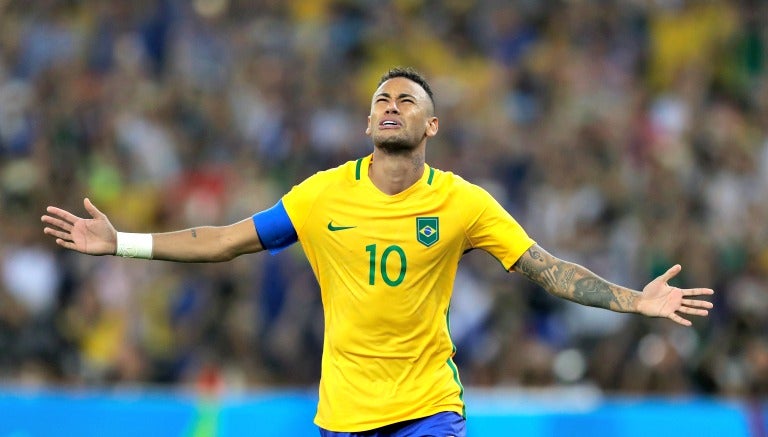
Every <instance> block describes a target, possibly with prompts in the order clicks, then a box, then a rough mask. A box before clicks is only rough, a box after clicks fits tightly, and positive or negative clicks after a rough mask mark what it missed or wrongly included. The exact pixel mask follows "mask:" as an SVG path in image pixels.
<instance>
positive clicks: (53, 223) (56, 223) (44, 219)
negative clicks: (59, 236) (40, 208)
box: [40, 215, 72, 232]
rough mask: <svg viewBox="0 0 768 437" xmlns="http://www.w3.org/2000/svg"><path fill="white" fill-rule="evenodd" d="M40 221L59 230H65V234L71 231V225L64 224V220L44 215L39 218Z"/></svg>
mask: <svg viewBox="0 0 768 437" xmlns="http://www.w3.org/2000/svg"><path fill="white" fill-rule="evenodd" d="M40 220H41V221H42V222H43V223H47V224H49V225H51V226H55V227H57V228H59V229H63V230H65V231H67V232H70V231H71V230H72V223H69V222H65V221H64V220H61V219H58V218H56V217H51V216H48V215H44V216H42V217H41V218H40Z"/></svg>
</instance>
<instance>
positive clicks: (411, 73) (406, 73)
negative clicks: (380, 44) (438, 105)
mask: <svg viewBox="0 0 768 437" xmlns="http://www.w3.org/2000/svg"><path fill="white" fill-rule="evenodd" d="M396 77H404V78H406V79H408V80H410V81H413V82H415V83H416V84H418V85H419V86H420V87H421V88H423V89H424V91H426V92H427V95H428V96H429V100H430V101H431V102H432V107H433V108H434V107H435V97H434V96H433V95H432V88H430V87H429V83H427V80H426V79H425V78H424V76H422V75H421V74H420V73H419V72H418V71H416V70H414V69H413V68H411V67H395V68H391V69H390V70H389V71H387V72H386V73H384V75H383V76H381V79H380V80H379V84H378V85H377V86H381V84H383V83H384V82H386V81H388V80H389V79H394V78H396Z"/></svg>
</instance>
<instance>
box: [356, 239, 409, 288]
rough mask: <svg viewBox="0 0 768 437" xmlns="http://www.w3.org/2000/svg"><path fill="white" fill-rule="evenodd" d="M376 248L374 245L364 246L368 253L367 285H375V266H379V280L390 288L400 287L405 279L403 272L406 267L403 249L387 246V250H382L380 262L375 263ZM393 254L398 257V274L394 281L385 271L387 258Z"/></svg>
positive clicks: (394, 245) (396, 246)
mask: <svg viewBox="0 0 768 437" xmlns="http://www.w3.org/2000/svg"><path fill="white" fill-rule="evenodd" d="M376 246H377V245H375V244H369V245H368V246H365V251H366V252H368V284H370V285H375V284H376V265H377V264H379V266H380V269H379V270H380V273H381V279H382V280H383V281H384V283H385V284H387V285H389V286H390V287H396V286H398V285H400V284H401V283H402V282H403V279H405V271H406V269H407V267H408V262H407V261H406V258H405V252H404V251H403V248H402V247H400V246H398V245H396V244H393V245H391V246H387V248H386V249H384V251H383V252H382V253H381V261H380V262H379V263H377V262H376V261H377V259H376V257H377V255H378V254H377V247H376ZM393 252H394V253H396V254H397V255H398V256H399V257H400V273H398V275H397V278H395V279H394V280H393V279H392V277H391V276H390V275H389V272H388V271H387V259H389V256H390V255H392V253H393Z"/></svg>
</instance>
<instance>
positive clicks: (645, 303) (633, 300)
mask: <svg viewBox="0 0 768 437" xmlns="http://www.w3.org/2000/svg"><path fill="white" fill-rule="evenodd" d="M512 269H513V270H515V271H516V272H518V273H522V274H523V275H525V276H526V277H528V279H530V280H531V281H533V282H535V283H537V284H539V285H540V286H541V287H542V288H544V289H545V290H547V291H548V292H549V293H551V294H553V295H555V296H558V297H562V298H564V299H568V300H571V301H573V302H577V303H580V304H582V305H588V306H593V307H599V308H606V309H609V310H613V311H619V312H626V313H639V314H643V315H646V316H650V317H665V318H668V319H671V320H672V321H674V322H677V323H679V324H681V325H684V326H690V325H691V321H690V320H688V319H685V318H683V317H681V316H680V314H688V315H694V316H706V315H707V314H708V313H709V311H708V309H709V308H712V303H711V302H707V301H703V300H698V299H690V298H689V297H691V296H701V295H709V294H712V293H714V291H712V290H711V289H709V288H690V289H680V288H677V287H673V286H671V285H669V284H668V283H667V282H668V281H669V280H670V279H672V278H673V277H674V276H675V275H677V274H678V273H679V272H680V270H681V267H680V265H679V264H677V265H675V266H673V267H672V268H670V269H669V270H667V271H666V273H664V274H663V275H661V276H659V277H658V278H656V279H654V280H653V281H651V282H650V283H648V285H646V286H645V288H643V291H642V292H639V291H635V290H630V289H629V288H626V287H622V286H620V285H616V284H612V283H610V282H608V281H606V280H605V279H603V278H601V277H599V276H597V275H596V274H594V273H592V272H591V271H589V270H588V269H586V268H584V267H582V266H580V265H578V264H575V263H572V262H568V261H563V260H561V259H559V258H557V257H555V256H553V255H551V254H550V253H548V252H547V251H546V250H544V249H542V248H541V247H539V246H538V245H536V244H534V245H533V246H532V247H531V248H530V249H528V251H526V252H525V253H524V254H523V255H522V256H521V257H520V259H519V260H518V261H517V262H516V263H515V265H514V266H513V267H512Z"/></svg>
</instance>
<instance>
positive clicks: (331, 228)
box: [328, 220, 357, 232]
mask: <svg viewBox="0 0 768 437" xmlns="http://www.w3.org/2000/svg"><path fill="white" fill-rule="evenodd" d="M356 227H357V226H334V225H333V220H331V221H329V222H328V230H329V231H331V232H336V231H343V230H344V229H352V228H356Z"/></svg>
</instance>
